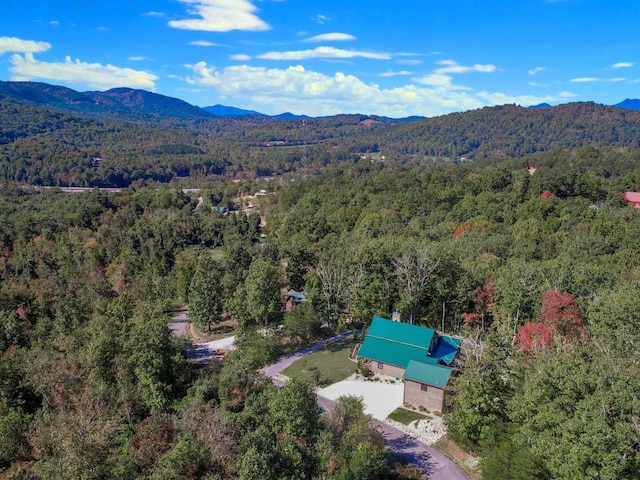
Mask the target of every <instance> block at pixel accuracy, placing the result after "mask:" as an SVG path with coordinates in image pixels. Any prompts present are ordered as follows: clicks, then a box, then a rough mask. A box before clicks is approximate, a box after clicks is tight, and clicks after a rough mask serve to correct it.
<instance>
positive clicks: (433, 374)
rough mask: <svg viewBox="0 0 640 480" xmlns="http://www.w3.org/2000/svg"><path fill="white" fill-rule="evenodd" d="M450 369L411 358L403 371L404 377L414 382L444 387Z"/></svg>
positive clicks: (449, 374) (447, 381) (447, 380)
mask: <svg viewBox="0 0 640 480" xmlns="http://www.w3.org/2000/svg"><path fill="white" fill-rule="evenodd" d="M451 372H452V369H451V368H449V367H445V366H443V365H434V364H432V363H425V362H421V361H418V360H411V361H410V362H409V364H408V365H407V369H406V370H405V372H404V378H405V379H407V380H413V381H414V382H418V383H423V384H425V385H431V386H433V387H438V388H442V389H444V388H446V387H447V383H449V377H450V376H451Z"/></svg>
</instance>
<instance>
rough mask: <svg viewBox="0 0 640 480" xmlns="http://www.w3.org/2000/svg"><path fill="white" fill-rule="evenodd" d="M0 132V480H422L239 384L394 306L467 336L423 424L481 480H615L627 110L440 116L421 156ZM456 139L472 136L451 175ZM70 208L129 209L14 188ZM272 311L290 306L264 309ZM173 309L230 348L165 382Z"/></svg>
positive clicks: (361, 146) (358, 141)
mask: <svg viewBox="0 0 640 480" xmlns="http://www.w3.org/2000/svg"><path fill="white" fill-rule="evenodd" d="M0 108H1V109H2V112H3V113H2V115H1V117H2V119H3V122H1V123H0V129H1V132H0V138H2V140H1V141H0V242H1V243H2V244H1V245H0V352H1V355H0V478H11V479H45V478H46V479H53V478H74V479H75V478H78V479H85V478H86V479H94V478H95V479H107V478H108V479H114V478H116V479H117V478H122V479H131V478H140V479H142V478H157V479H172V478H175V479H182V478H185V479H187V478H189V479H195V478H201V479H223V478H224V479H226V478H240V479H279V478H289V479H300V478H317V479H320V478H323V479H331V478H336V479H368V478H370V479H383V478H398V479H402V478H419V476H418V475H417V474H416V473H415V472H414V471H412V469H411V468H408V467H407V466H405V465H403V464H402V463H401V462H399V461H398V460H397V459H396V458H394V457H392V456H389V455H388V454H387V453H386V451H385V450H384V448H383V445H384V443H383V439H382V437H381V434H380V433H379V432H378V430H376V429H375V428H373V426H372V425H371V424H370V423H369V420H368V418H367V417H366V416H365V415H364V414H363V413H362V405H361V403H359V402H358V400H357V399H354V398H346V399H343V400H341V401H340V402H338V406H337V407H336V410H335V411H334V412H333V414H332V415H321V414H320V412H319V411H318V409H317V408H316V403H315V396H314V393H313V387H314V385H313V384H312V383H311V382H305V381H302V380H296V381H293V382H291V383H289V384H287V386H285V387H284V388H282V389H278V388H276V387H274V386H273V385H272V384H271V382H270V381H268V380H267V379H266V378H265V377H262V376H261V375H260V374H259V373H258V370H259V368H260V367H262V366H264V365H266V364H268V363H270V362H272V361H273V360H274V359H276V358H278V357H279V356H281V355H283V354H284V353H286V352H290V351H294V350H295V349H297V348H300V346H302V345H307V344H308V343H309V342H312V341H315V340H318V339H320V338H321V337H322V336H323V333H324V330H326V327H327V326H328V327H329V328H330V329H331V330H333V331H344V330H347V329H351V328H353V327H363V328H366V326H367V325H368V322H369V321H370V320H371V318H372V317H373V316H375V315H380V316H385V317H389V316H390V315H391V312H392V311H394V310H399V311H401V312H402V314H403V318H404V319H405V320H408V319H415V321H416V323H418V324H420V325H425V326H429V327H433V328H436V329H438V330H440V331H443V332H446V333H448V334H451V335H456V336H458V337H460V338H462V339H464V342H463V351H462V355H461V356H460V358H459V360H458V372H457V375H456V377H455V378H454V380H453V384H452V391H451V395H450V397H449V400H448V402H449V404H448V408H447V411H446V412H445V414H444V419H445V422H446V424H447V427H448V436H449V438H450V439H452V440H453V441H455V442H456V443H457V444H458V445H460V446H461V447H462V448H464V449H466V450H468V451H470V452H472V453H473V454H474V455H477V456H478V457H479V458H480V464H479V469H480V470H481V473H482V475H483V478H485V479H540V478H542V479H544V478H550V479H551V478H553V479H575V478H602V479H622V478H640V456H639V455H640V424H639V423H638V422H639V420H638V419H639V418H640V403H639V401H638V399H637V394H636V392H637V391H638V390H639V389H640V363H639V361H638V359H639V358H640V355H639V354H640V351H639V350H638V347H637V346H638V345H640V334H639V333H638V332H640V308H639V306H638V301H637V297H638V293H639V292H640V276H639V275H640V218H639V215H640V210H639V209H634V208H632V207H631V206H629V205H628V204H627V202H626V201H625V199H624V197H623V195H622V192H625V191H640V148H638V145H637V142H638V138H639V137H638V135H637V134H634V133H633V132H634V129H636V128H637V125H638V124H639V123H638V121H637V119H636V117H634V115H636V114H635V113H633V112H626V113H623V114H618V112H617V110H615V109H614V110H611V109H609V108H605V107H602V106H596V105H592V104H574V105H573V106H571V105H569V106H566V108H565V109H558V110H555V112H556V113H555V114H554V113H553V111H552V110H546V109H545V110H543V111H541V112H542V113H540V111H536V112H535V113H533V114H532V115H533V116H530V114H529V112H530V111H529V110H524V109H520V108H518V107H511V106H505V107H496V108H495V109H484V110H480V111H475V112H468V114H460V115H458V114H456V115H454V116H447V117H444V118H442V119H441V125H442V127H441V128H443V129H444V130H442V132H443V135H444V136H443V137H442V138H441V140H440V141H439V144H438V145H439V146H438V147H437V151H436V150H433V151H432V150H429V149H430V148H432V147H430V146H428V145H427V143H424V142H430V141H431V140H430V139H431V138H436V137H437V136H436V134H435V133H429V132H430V130H429V129H433V128H436V127H435V126H434V125H435V122H436V121H435V119H428V120H416V121H412V122H405V123H397V122H393V121H390V120H388V119H380V120H379V123H376V122H378V120H372V119H371V118H368V117H367V118H364V117H361V116H344V117H333V118H329V119H314V120H306V121H305V123H304V124H302V123H301V122H300V121H292V120H281V119H270V118H259V119H258V118H238V119H164V120H158V119H156V120H154V121H153V122H148V121H141V120H139V119H127V120H120V121H116V120H114V119H106V118H98V117H95V116H94V117H89V116H78V115H76V114H73V113H70V112H63V111H60V110H52V109H50V108H44V107H41V106H37V105H34V104H25V103H20V102H17V101H16V100H15V99H12V98H8V97H5V98H3V99H0ZM496 112H498V113H499V115H498V117H495V116H494V117H492V114H495V113H496ZM531 112H533V111H531ZM577 112H583V113H584V112H590V113H589V115H591V117H589V115H586V114H585V115H582V114H580V115H578V114H577ZM465 115H467V116H465ZM483 115H485V116H484V117H483ZM576 116H578V118H579V119H581V120H580V122H581V123H580V122H573V123H571V125H572V127H571V128H574V129H575V130H576V131H578V130H579V131H581V132H582V140H581V141H580V142H578V143H576V144H570V143H563V140H562V138H565V139H569V138H571V141H574V140H575V138H576V136H575V135H570V132H569V130H570V129H571V128H570V125H569V124H568V123H562V122H563V121H567V122H568V119H569V118H571V117H576ZM5 118H6V119H7V121H6V122H5V121H4V119H5ZM491 118H494V119H495V120H494V121H493V122H494V123H492V121H491ZM497 118H501V120H498V119H497ZM545 118H546V119H547V120H544V119H545ZM562 118H564V119H565V120H563V121H561V119H562ZM589 118H591V120H590V121H591V122H592V123H591V124H589V123H588V121H587V119H589ZM531 119H534V120H531ZM535 119H537V120H535ZM623 119H624V121H623ZM609 121H610V122H611V124H610V125H609V124H608V123H607V122H609ZM363 122H366V123H363ZM509 122H511V123H509ZM536 122H538V123H536ZM544 122H549V123H548V124H546V123H544ZM483 123H484V124H485V125H484V127H483ZM551 124H553V125H555V127H554V128H556V130H547V128H551V127H550V125H551ZM445 125H448V127H447V128H450V129H451V130H450V131H449V130H446V129H445ZM509 125H512V126H511V127H509ZM578 125H582V127H578ZM543 126H544V127H543ZM509 128H510V129H511V130H510V131H511V132H512V134H511V135H507V136H506V137H504V138H506V139H512V140H513V141H514V142H516V140H517V142H516V143H517V144H518V145H516V144H515V143H514V144H513V145H509V144H507V143H505V142H506V140H504V141H501V140H499V139H500V138H501V137H500V135H499V134H498V132H499V131H507V130H509ZM541 128H542V130H540V129H541ZM613 128H615V130H616V131H617V132H618V136H617V139H616V140H615V141H614V140H613V139H612V138H610V137H607V135H609V136H610V135H611V134H612V131H613V130H612V129H613ZM414 129H415V130H414ZM456 129H458V134H459V138H463V133H464V132H463V130H464V131H467V132H471V131H472V130H474V129H475V130H477V132H478V133H477V134H474V135H480V133H479V132H481V131H484V132H485V134H486V135H487V136H486V138H484V139H480V140H479V143H478V145H477V146H476V147H474V148H473V152H476V153H477V155H476V156H475V157H471V155H470V154H469V159H468V161H460V159H459V158H457V156H458V155H461V154H462V150H456V151H455V152H448V151H446V149H447V148H448V147H447V141H446V140H445V138H446V137H449V136H450V137H451V138H452V139H453V138H454V137H455V132H456ZM536 129H538V130H536ZM524 131H529V132H533V131H538V133H539V135H540V137H539V143H538V147H537V148H535V149H533V150H532V149H531V148H530V147H529V146H527V145H530V144H531V145H532V144H534V143H536V142H535V141H534V140H533V137H531V138H529V137H522V138H521V137H518V135H517V134H516V133H517V132H524ZM269 132H271V133H269ZM394 132H395V133H394ZM412 132H413V133H412ZM491 132H493V133H491ZM547 132H548V133H549V135H550V136H551V137H553V138H555V140H553V138H552V139H550V138H548V137H547V136H546V134H547ZM553 132H555V133H553ZM597 132H600V133H597ZM552 133H553V135H552ZM394 135H395V136H394ZM412 135H415V136H413V137H412ZM597 135H600V136H597ZM403 138H405V140H404V141H403V140H402V139H403ZM519 138H521V140H518V139H519ZM275 141H283V142H285V143H286V144H287V145H286V146H282V147H270V146H267V143H268V142H275ZM566 141H567V142H569V140H566ZM265 142H267V143H265ZM421 142H422V143H421ZM492 142H495V143H494V144H492ZM501 142H502V143H501ZM420 145H422V146H420ZM434 145H435V144H434ZM516 147H517V148H516ZM216 148H217V149H219V150H217V152H218V153H216V154H214V153H213V152H214V151H215V150H214V149H216ZM434 148H435V147H434ZM464 148H465V149H466V148H467V147H464ZM416 149H417V150H416ZM393 151H396V152H401V151H402V154H400V153H398V154H397V156H394V154H392V153H391V152H393ZM271 152H280V153H271ZM387 152H389V153H387ZM380 153H383V154H384V156H385V157H386V158H385V159H384V160H383V159H382V156H381V155H380ZM444 154H448V155H444ZM449 154H450V155H449ZM112 155H113V156H112ZM278 155H282V158H280V157H278ZM416 155H417V156H419V157H420V159H418V158H417V157H416ZM442 155H444V156H446V157H447V159H446V160H445V159H444V158H441V156H442ZM431 156H435V157H438V159H434V158H431ZM276 157H278V158H276ZM78 158H83V159H84V160H83V162H84V163H82V162H78ZM96 158H100V160H99V161H98V160H95V159H96ZM204 158H209V159H210V161H211V162H212V163H211V164H210V165H207V164H206V163H204V162H203V159H204ZM178 159H180V161H181V162H183V163H179V161H178ZM220 162H221V163H220ZM81 163H82V164H81ZM178 165H182V168H183V169H182V170H180V169H178ZM196 165H198V167H197V168H196ZM281 167H282V168H281ZM285 167H286V168H285ZM107 171H109V172H111V173H110V174H106V173H105V172H107ZM261 172H263V173H265V174H267V173H268V174H269V175H270V176H271V178H268V179H263V178H259V177H261V176H262V175H261ZM276 173H277V174H278V176H273V175H274V174H276ZM176 176H180V177H186V176H189V178H188V179H183V180H182V183H184V182H187V181H188V182H192V184H193V185H197V186H198V187H200V188H201V190H199V191H198V192H194V191H186V193H185V191H183V190H182V188H180V185H179V183H180V182H177V181H176V180H175V178H174V177H176ZM256 177H258V178H256ZM165 181H166V182H169V183H163V182H165ZM67 184H75V185H88V186H92V185H109V186H122V187H127V188H123V189H122V191H121V192H119V193H111V192H103V191H99V190H97V189H94V190H93V191H90V192H85V193H78V194H67V193H64V192H62V191H61V190H60V189H58V188H51V189H41V188H39V187H41V186H43V185H67ZM259 189H265V190H266V191H267V192H268V195H265V196H263V197H261V198H260V199H259V200H258V199H254V200H253V201H255V202H256V205H255V206H254V208H253V209H250V210H249V213H246V211H245V210H246V209H243V207H246V202H245V200H243V197H244V195H246V193H247V192H255V191H258V190H259ZM199 197H201V198H199ZM420 262H427V263H428V264H429V265H430V266H431V267H432V268H430V269H429V275H427V277H426V279H425V281H424V282H423V284H422V286H421V288H418V289H415V288H408V286H407V285H408V280H410V279H411V278H410V277H411V275H412V272H415V268H414V267H415V266H416V265H418V264H420ZM287 288H294V289H296V290H303V291H304V292H305V296H306V300H305V302H303V303H301V304H300V305H297V306H295V307H293V308H292V309H291V310H290V311H287V312H285V311H284V308H283V307H284V305H283V303H284V298H283V296H282V293H281V292H282V290H283V289H287ZM181 304H189V306H190V313H191V316H192V321H193V323H194V324H195V325H196V326H197V327H198V328H201V329H207V328H210V327H211V326H212V325H215V324H220V323H223V322H229V323H231V324H233V325H234V329H235V331H236V333H237V335H238V337H237V338H238V349H237V350H236V351H234V352H232V353H230V354H229V355H227V356H226V357H225V358H224V360H220V361H213V362H211V363H210V364H209V365H208V366H207V367H198V366H197V365H195V364H194V363H192V362H190V361H188V360H187V357H186V355H185V352H186V350H187V348H188V345H187V341H186V340H185V339H184V338H177V337H172V336H171V335H170V332H169V329H168V328H167V325H168V323H169V321H170V316H171V312H172V311H173V309H174V308H175V307H176V305H181ZM280 325H281V326H282V327H281V328H279V326H280Z"/></svg>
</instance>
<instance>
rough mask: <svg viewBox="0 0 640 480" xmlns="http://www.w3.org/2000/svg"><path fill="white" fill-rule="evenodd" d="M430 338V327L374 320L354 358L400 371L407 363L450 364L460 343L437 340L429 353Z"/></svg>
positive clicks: (431, 339) (449, 340) (444, 339)
mask: <svg viewBox="0 0 640 480" xmlns="http://www.w3.org/2000/svg"><path fill="white" fill-rule="evenodd" d="M434 335H435V330H433V329H432V328H426V327H419V326H417V325H411V324H408V323H402V322H394V321H392V320H389V319H386V318H381V317H374V318H373V320H372V322H371V326H370V327H369V330H368V331H367V336H366V337H365V339H364V341H363V342H362V346H361V347H360V350H359V351H358V356H360V357H365V358H369V359H371V360H374V361H378V362H382V363H388V364H391V365H395V366H397V367H401V368H407V365H408V364H409V362H410V361H411V360H417V361H420V362H423V363H430V364H437V363H438V361H443V362H445V363H451V361H452V360H453V357H455V355H456V353H457V352H458V347H459V344H460V340H457V339H454V338H451V337H444V336H443V337H438V340H437V342H436V346H435V348H434V349H433V351H432V352H429V347H430V346H431V343H432V341H433V338H434Z"/></svg>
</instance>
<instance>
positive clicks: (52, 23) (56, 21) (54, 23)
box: [49, 20, 60, 27]
mask: <svg viewBox="0 0 640 480" xmlns="http://www.w3.org/2000/svg"><path fill="white" fill-rule="evenodd" d="M49 25H51V26H52V27H59V26H60V22H59V21H58V20H51V21H50V22H49Z"/></svg>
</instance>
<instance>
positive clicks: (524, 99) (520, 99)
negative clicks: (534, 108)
mask: <svg viewBox="0 0 640 480" xmlns="http://www.w3.org/2000/svg"><path fill="white" fill-rule="evenodd" d="M476 95H477V97H478V98H481V99H482V100H484V102H485V103H486V104H488V105H505V104H512V103H515V104H516V105H538V104H540V103H548V102H553V101H556V100H558V98H557V97H556V96H553V95H547V96H542V97H539V96H537V95H507V94H505V93H499V92H478V93H477V94H476Z"/></svg>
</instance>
